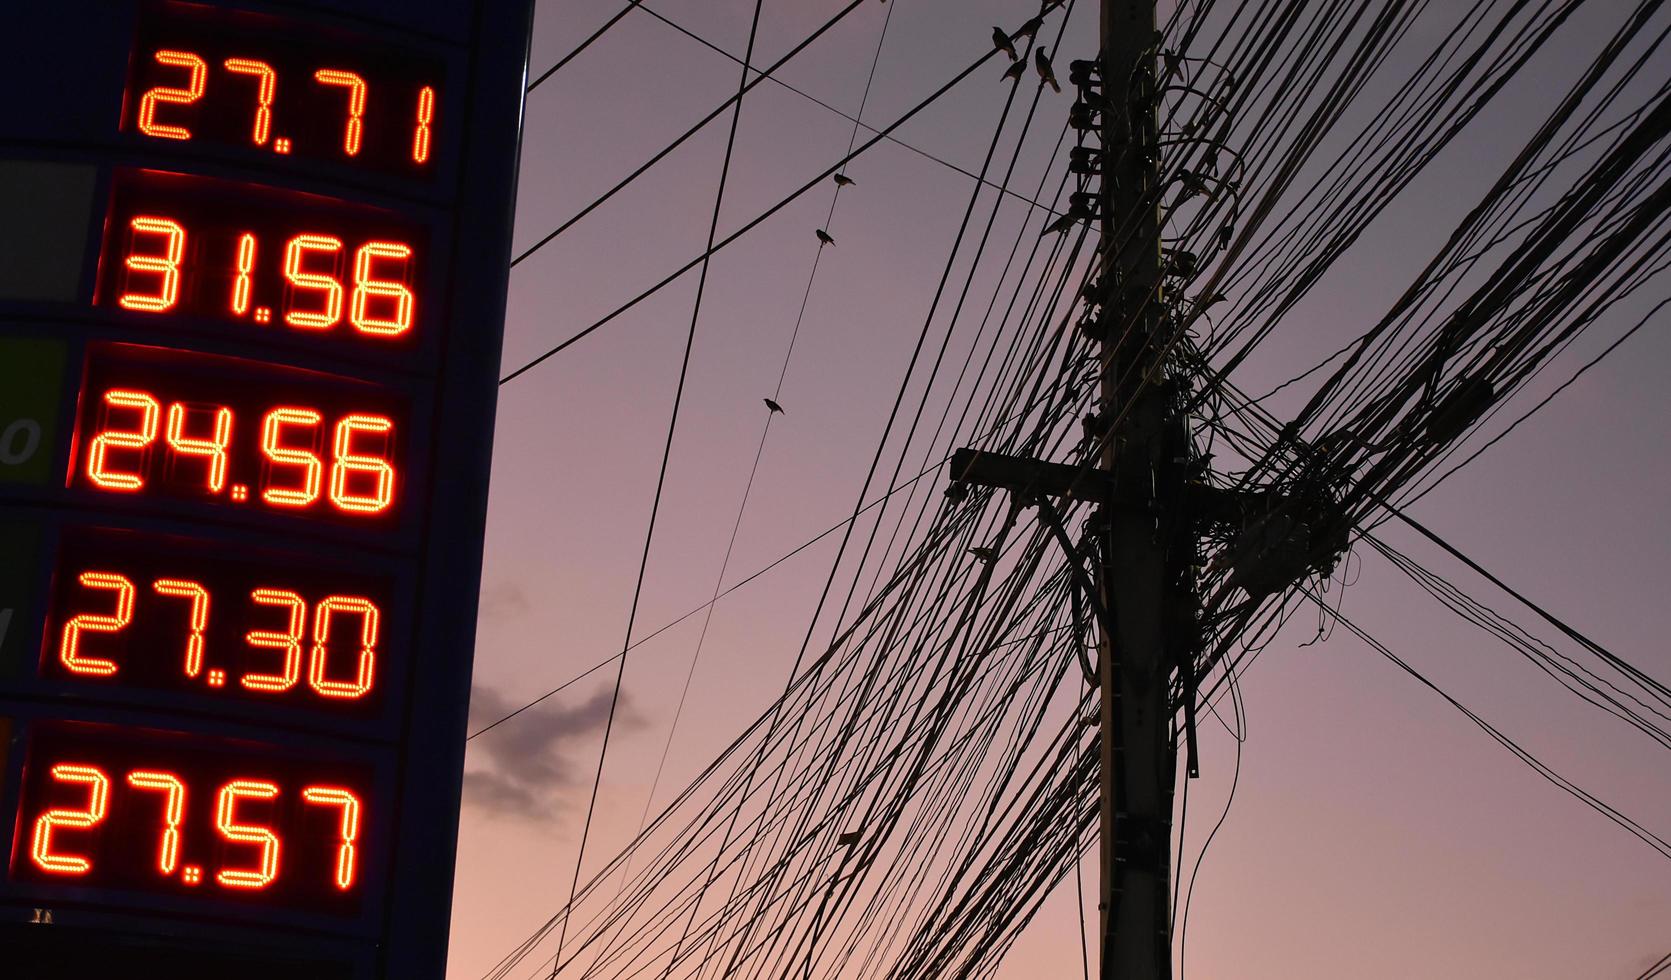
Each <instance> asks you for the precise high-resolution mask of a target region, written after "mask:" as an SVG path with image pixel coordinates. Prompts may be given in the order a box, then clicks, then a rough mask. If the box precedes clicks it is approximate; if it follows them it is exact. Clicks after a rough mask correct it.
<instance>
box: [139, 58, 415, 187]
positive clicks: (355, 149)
mask: <svg viewBox="0 0 1671 980" xmlns="http://www.w3.org/2000/svg"><path fill="white" fill-rule="evenodd" d="M152 58H153V59H154V60H155V62H156V63H157V64H158V65H161V66H163V68H165V69H168V70H169V71H170V75H169V77H168V81H169V82H170V83H171V84H168V85H157V86H154V87H152V88H150V89H148V90H146V92H145V93H144V94H143V95H141V96H140V98H139V113H138V117H137V119H136V123H137V125H138V127H139V131H140V132H141V133H144V134H145V135H146V136H153V137H157V138H159V139H171V140H190V139H192V138H193V135H192V131H191V129H190V128H188V127H187V126H186V125H184V123H183V122H181V121H179V120H180V118H181V117H180V115H179V114H180V112H181V111H182V110H173V112H174V113H175V115H174V116H173V117H171V118H173V119H174V120H175V121H172V122H164V121H162V120H160V119H159V118H158V113H159V111H160V110H161V109H162V107H164V106H190V105H193V104H194V103H197V102H200V101H201V100H202V99H203V98H204V95H205V93H206V92H207V91H208V86H209V64H208V62H206V61H205V60H204V59H203V58H202V57H201V56H199V55H197V54H194V53H193V52H190V51H179V50H174V49H166V48H165V49H162V50H158V51H155V52H153V53H152ZM219 68H220V69H223V70H224V71H225V72H226V73H227V74H230V75H232V76H234V77H237V78H240V79H242V84H243V85H246V86H247V85H249V83H250V82H251V81H253V82H254V88H255V90H254V92H253V95H254V102H255V108H254V112H253V113H252V114H251V116H252V122H251V126H250V142H251V143H252V144H253V145H255V146H262V147H265V146H271V148H272V149H273V150H274V151H275V152H277V153H289V152H290V151H291V141H290V139H289V138H284V137H278V138H275V137H274V136H273V103H274V100H275V99H276V98H277V95H278V80H279V79H278V75H279V73H278V71H277V70H275V69H274V68H273V66H272V65H271V64H269V63H268V62H265V61H261V60H258V59H256V58H247V57H236V58H227V59H225V60H224V61H223V62H221V64H220V66H219ZM313 82H314V84H315V86H317V87H318V88H320V89H340V90H342V91H341V98H342V119H343V123H342V130H341V132H342V139H341V140H340V142H339V144H338V145H339V146H340V149H341V152H342V154H343V155H344V156H347V157H350V158H353V157H358V156H359V155H360V151H361V148H362V146H363V145H364V142H365V118H366V108H367V104H368V102H369V86H368V85H367V84H366V79H365V77H364V76H363V75H360V74H358V73H356V72H353V71H349V70H347V69H343V68H318V69H316V70H315V71H314V72H313ZM175 83H183V84H175ZM329 94H330V93H325V92H321V96H326V95H329ZM435 99H436V95H435V88H434V86H431V85H424V86H422V87H420V88H419V89H418V95H417V111H416V113H415V114H414V116H413V117H412V118H413V121H412V142H411V153H410V154H409V156H410V158H411V161H412V162H413V163H415V164H418V165H420V166H422V165H423V164H426V163H428V162H429V157H430V141H431V138H432V134H433V130H434V125H435ZM211 111H213V110H211ZM391 135H392V134H391ZM396 145H398V144H396Z"/></svg>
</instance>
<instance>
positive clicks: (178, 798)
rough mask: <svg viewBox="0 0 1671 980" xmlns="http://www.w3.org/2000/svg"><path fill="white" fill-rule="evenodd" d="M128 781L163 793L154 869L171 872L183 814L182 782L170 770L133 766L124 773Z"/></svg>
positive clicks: (184, 807) (172, 871)
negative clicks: (160, 841)
mask: <svg viewBox="0 0 1671 980" xmlns="http://www.w3.org/2000/svg"><path fill="white" fill-rule="evenodd" d="M128 785H129V786H132V787H134V788H135V789H142V790H151V791H153V792H160V793H162V794H163V804H162V806H163V810H162V821H163V824H162V826H163V829H162V844H161V846H160V847H159V849H158V851H157V870H158V871H161V872H162V873H163V874H165V875H171V874H173V873H174V868H175V866H176V865H178V864H179V863H180V821H181V820H182V819H183V818H184V817H185V810H186V784H185V783H183V782H181V781H180V777H179V776H176V775H174V774H173V773H171V772H152V771H149V770H144V769H136V770H134V771H133V772H130V773H128Z"/></svg>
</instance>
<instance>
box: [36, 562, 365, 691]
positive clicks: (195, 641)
mask: <svg viewBox="0 0 1671 980" xmlns="http://www.w3.org/2000/svg"><path fill="white" fill-rule="evenodd" d="M76 581H77V582H79V583H80V585H81V586H82V588H83V589H85V590H87V592H88V593H89V596H88V600H89V602H97V603H98V605H97V607H96V611H88V612H81V613H77V614H76V615H74V616H72V617H70V619H69V620H68V621H67V622H65V623H64V627H63V630H62V631H61V633H60V635H59V640H58V662H59V663H60V664H61V665H63V667H64V669H65V670H67V671H69V672H70V673H72V674H79V675H82V676H85V677H113V676H115V675H117V674H118V673H120V671H121V665H120V664H118V663H117V662H116V661H115V660H113V659H110V657H108V656H95V655H94V654H93V653H92V652H89V650H88V649H86V647H87V638H88V636H89V635H95V636H96V635H99V634H115V633H121V632H122V631H123V630H125V629H127V628H128V627H129V626H130V625H132V624H133V621H134V615H135V607H136V604H137V596H138V591H139V590H138V589H137V588H135V586H134V583H133V580H132V579H131V578H130V577H128V576H126V575H122V574H120V573H117V572H108V571H85V572H82V573H81V574H80V575H79V576H78V577H77V579H76ZM151 591H152V592H154V593H155V594H156V595H157V596H159V597H161V599H170V600H174V601H175V602H180V601H184V603H185V607H186V609H187V611H188V613H189V615H188V617H187V622H186V637H185V643H184V644H183V647H184V656H183V657H182V658H181V664H182V672H183V674H184V676H185V677H187V678H189V679H196V678H199V677H204V676H206V675H205V674H204V663H205V648H206V645H207V643H206V640H205V634H206V633H207V632H208V629H209V613H210V609H211V608H212V600H211V596H210V593H209V590H208V589H207V588H205V587H204V586H203V585H202V584H200V583H198V582H191V581H187V580H185V579H179V578H159V579H156V580H155V581H153V582H152V583H151ZM158 601H160V599H159V600H158ZM249 604H250V607H251V611H252V612H254V613H256V614H259V615H261V616H262V617H263V618H264V619H265V620H266V621H268V622H271V621H272V620H273V619H274V618H275V617H273V616H272V613H270V612H267V611H268V610H274V611H277V613H278V615H277V617H276V619H277V624H278V626H279V628H278V629H271V628H267V629H252V630H249V631H248V632H247V633H245V635H244V643H245V644H246V645H247V646H248V647H249V648H250V649H251V650H252V651H257V652H262V651H270V652H268V653H267V654H266V656H267V658H268V659H267V660H266V663H268V664H272V663H274V662H275V659H274V658H275V653H273V652H276V665H277V669H276V671H275V670H269V671H261V672H251V673H246V674H244V675H243V676H242V677H240V678H239V681H238V684H239V686H240V687H242V688H243V689H245V690H247V691H252V692H256V693H259V694H282V693H284V692H286V691H289V690H291V689H293V688H295V687H296V685H297V683H298V682H300V680H301V678H302V659H303V658H302V652H303V651H302V647H303V645H304V643H306V642H307V641H308V640H309V639H310V638H311V641H312V642H311V644H308V657H307V677H308V687H309V688H311V689H312V690H313V691H314V692H315V693H316V694H318V695H319V696H320V697H324V698H332V699H335V700H343V701H352V700H357V699H359V698H363V697H365V696H366V695H367V694H369V693H371V689H372V685H373V683H374V682H375V679H376V673H377V646H378V639H379V636H380V634H381V624H382V610H381V609H380V608H379V607H378V605H377V604H376V603H375V602H372V601H371V600H370V599H367V598H365V597H363V596H350V595H330V596H326V597H325V598H324V599H321V600H320V601H319V602H318V603H317V604H315V605H314V606H313V607H312V609H311V612H310V610H309V606H308V602H307V600H305V599H303V598H302V596H301V595H299V594H298V593H296V592H292V591H290V590H288V589H276V588H267V587H263V588H257V589H254V590H252V591H251V592H250V594H249ZM310 619H311V622H312V629H311V633H310V631H309V628H308V624H309V621H310ZM355 627H358V629H357V631H356V632H357V639H358V642H357V643H355V644H353V647H354V649H355V651H356V652H355V654H354V656H353V659H352V661H351V663H352V666H351V667H350V668H349V669H347V670H343V669H340V668H339V669H337V670H333V669H332V667H331V664H330V656H331V654H330V650H331V636H332V631H333V630H338V631H340V630H342V629H348V630H355ZM349 635H350V636H353V635H355V633H352V632H351V633H350V634H349ZM93 642H94V643H95V644H96V643H97V642H99V641H97V640H95V641H93ZM339 645H340V646H348V645H349V644H347V643H343V642H342V641H340V640H339ZM210 674H212V675H214V674H218V675H220V676H222V677H224V672H221V671H211V672H210ZM209 682H210V683H211V684H212V685H213V686H217V687H218V686H221V684H222V683H224V680H222V681H216V680H215V679H214V678H213V677H210V679H209Z"/></svg>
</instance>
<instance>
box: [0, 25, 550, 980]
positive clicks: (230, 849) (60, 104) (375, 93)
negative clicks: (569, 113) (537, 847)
mask: <svg viewBox="0 0 1671 980" xmlns="http://www.w3.org/2000/svg"><path fill="white" fill-rule="evenodd" d="M530 16H531V3H530V0H310V2H307V3H302V2H279V0H273V2H263V0H216V2H185V0H56V2H54V3H51V4H12V5H9V7H8V9H7V10H6V12H5V13H3V14H0V84H3V85H4V86H5V90H6V91H8V92H9V93H11V95H10V98H9V99H8V106H7V109H6V111H5V112H4V113H0V832H3V834H4V838H3V839H4V841H5V844H6V849H5V851H4V852H3V855H0V857H3V865H0V948H3V949H4V950H5V952H4V954H3V957H4V960H5V963H6V972H7V973H8V975H11V974H13V973H14V972H15V974H16V975H18V976H52V977H57V978H65V980H75V978H81V977H88V978H91V977H106V976H110V975H114V974H115V973H116V972H117V971H120V975H124V976H158V977H162V976H167V977H176V978H188V980H189V978H196V977H205V978H206V977H216V978H222V977H227V976H238V977H246V978H247V977H262V978H264V977H268V976H272V977H279V976H284V977H286V978H290V977H293V976H295V975H296V973H297V971H298V970H305V971H307V974H306V975H308V976H309V977H311V978H314V980H331V978H342V980H369V978H383V977H388V978H401V980H408V978H412V980H423V978H435V980H438V978H440V977H441V976H442V974H443V971H444V966H445V959H446V936H447V926H448V919H449V911H450V903H451V890H452V864H453V862H452V855H453V851H454V846H455V837H456V833H457V823H458V801H459V788H460V780H461V772H462V765H463V736H464V722H465V712H466V708H467V701H468V694H469V689H470V657H471V651H472V648H473V645H474V633H475V620H476V604H477V592H478V588H479V578H480V565H481V548H482V525H483V520H484V515H485V511H486V503H487V478H488V465H489V454H490V447H491V443H492V429H493V409H494V402H495V392H496V384H495V381H496V377H497V370H498V366H499V348H500V339H501V333H502V329H503V320H504V306H505V284H506V283H505V280H506V269H507V265H508V258H509V246H510V222H511V210H512V204H513V196H514V188H515V162H516V151H517V141H518V136H519V128H520V123H521V111H522V94H523V85H524V67H525V64H526V49H527V42H528V32H529V26H530V24H529V21H530ZM443 475H444V477H445V478H443Z"/></svg>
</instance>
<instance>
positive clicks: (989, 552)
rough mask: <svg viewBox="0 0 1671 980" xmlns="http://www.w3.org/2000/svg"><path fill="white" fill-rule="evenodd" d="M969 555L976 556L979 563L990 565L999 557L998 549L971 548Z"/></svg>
mask: <svg viewBox="0 0 1671 980" xmlns="http://www.w3.org/2000/svg"><path fill="white" fill-rule="evenodd" d="M969 553H970V554H971V555H974V556H975V558H976V559H978V560H979V561H983V562H985V563H987V564H988V565H990V564H992V562H993V561H995V560H996V559H997V557H998V549H997V548H990V547H977V548H970V549H969Z"/></svg>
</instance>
